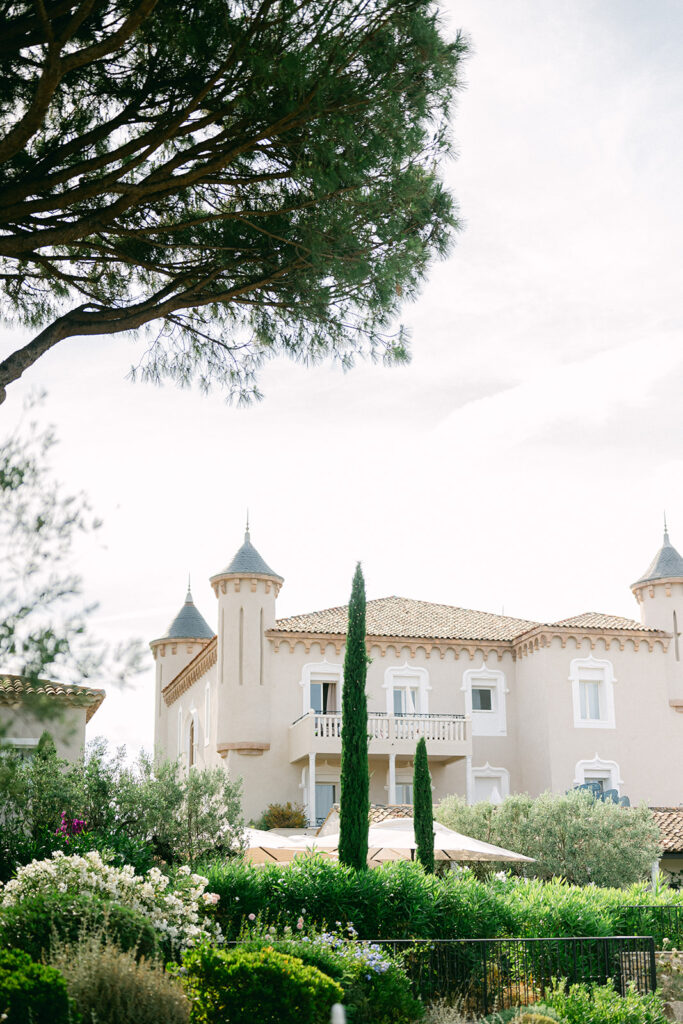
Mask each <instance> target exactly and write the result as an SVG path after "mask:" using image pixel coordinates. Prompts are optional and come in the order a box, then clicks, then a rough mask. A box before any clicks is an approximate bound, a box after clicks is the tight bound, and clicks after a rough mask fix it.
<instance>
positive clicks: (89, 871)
mask: <svg viewBox="0 0 683 1024" xmlns="http://www.w3.org/2000/svg"><path fill="white" fill-rule="evenodd" d="M206 886H207V879H206V878H203V877H202V876H201V875H196V874H190V869H189V868H180V869H179V871H178V872H177V875H176V879H175V886H174V888H173V890H170V889H169V879H168V878H167V876H166V875H163V874H162V873H161V871H159V869H158V868H150V870H149V871H148V872H147V874H146V875H144V876H143V875H136V874H135V872H134V870H133V868H132V867H131V866H130V865H127V866H126V867H123V868H116V867H113V866H112V865H110V864H106V863H105V862H104V861H103V860H102V858H101V857H100V855H99V853H97V852H95V851H92V852H90V853H87V854H86V855H85V857H80V856H72V857H66V856H65V855H64V854H63V853H61V852H60V851H57V852H55V853H54V854H53V856H52V858H51V859H50V860H43V861H33V862H32V863H31V864H28V865H26V866H25V867H22V868H19V870H18V871H17V876H16V878H13V879H11V880H10V881H9V882H7V883H6V884H5V885H0V914H1V913H2V910H3V909H4V908H6V907H17V906H18V907H20V906H21V905H22V903H23V901H24V899H26V898H31V897H33V896H40V895H47V896H49V895H50V894H51V893H52V892H53V891H54V890H56V891H57V892H59V893H63V894H64V895H65V897H69V896H71V897H74V898H77V899H79V900H80V899H81V898H82V896H83V894H87V893H92V894H93V895H94V896H96V897H97V896H100V895H101V894H105V895H106V897H107V899H108V900H110V901H111V902H113V903H118V904H121V905H123V906H129V907H132V909H133V910H136V911H139V912H140V913H141V914H143V915H144V916H145V917H146V918H147V919H148V920H149V922H150V923H151V925H152V926H153V927H154V929H155V930H156V931H157V933H158V934H159V935H160V936H161V937H162V938H163V939H164V940H165V942H166V943H167V944H168V945H170V946H171V947H172V948H176V949H183V948H185V947H187V946H189V945H191V944H192V943H193V942H196V941H198V940H199V939H202V938H206V937H207V936H209V935H211V934H220V933H219V931H218V930H217V928H216V926H215V924H214V922H213V921H212V920H211V919H209V918H207V916H206V913H207V911H208V909H209V908H210V907H212V906H213V905H214V904H215V902H216V897H215V895H214V894H213V893H210V892H206V891H205V890H206Z"/></svg>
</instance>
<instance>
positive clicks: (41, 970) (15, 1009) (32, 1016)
mask: <svg viewBox="0 0 683 1024" xmlns="http://www.w3.org/2000/svg"><path fill="white" fill-rule="evenodd" d="M0 1019H1V1020H3V1021H4V1024H27V1022H29V1021H30V1022H31V1024H67V1022H68V1020H69V997H68V995H67V991H66V981H65V980H64V978H63V977H62V975H61V974H60V973H59V971H56V970H55V969H54V968H53V967H46V966H45V965H44V964H37V963H34V961H33V960H31V957H30V956H28V954H26V953H23V952H21V950H12V949H3V950H0Z"/></svg>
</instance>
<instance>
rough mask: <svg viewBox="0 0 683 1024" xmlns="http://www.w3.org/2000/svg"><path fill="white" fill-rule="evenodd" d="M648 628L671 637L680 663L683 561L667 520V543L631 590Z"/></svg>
mask: <svg viewBox="0 0 683 1024" xmlns="http://www.w3.org/2000/svg"><path fill="white" fill-rule="evenodd" d="M631 590H632V591H633V593H634V595H635V598H636V600H637V601H638V603H639V605H640V618H641V621H642V623H643V625H645V626H650V627H651V628H653V629H663V630H665V631H666V632H667V633H672V634H673V637H674V644H673V647H674V649H675V656H676V660H677V661H678V660H680V657H679V655H680V653H683V652H679V640H678V632H679V629H680V623H681V622H683V558H681V556H680V555H679V553H678V551H676V548H675V547H674V546H673V545H672V543H671V541H670V540H669V531H668V529H667V526H666V520H664V541H663V543H662V546H661V548H660V549H659V551H658V552H657V554H656V555H655V557H654V558H653V559H652V562H651V563H650V565H649V567H648V569H647V571H646V572H645V573H644V574H643V575H642V576H641V577H640V579H639V580H636V582H635V583H634V584H633V585H632V586H631Z"/></svg>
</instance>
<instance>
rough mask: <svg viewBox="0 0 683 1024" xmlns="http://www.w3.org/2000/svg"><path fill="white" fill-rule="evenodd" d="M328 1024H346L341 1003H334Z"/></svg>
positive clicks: (344, 1011)
mask: <svg viewBox="0 0 683 1024" xmlns="http://www.w3.org/2000/svg"><path fill="white" fill-rule="evenodd" d="M330 1024H346V1010H345V1009H344V1007H343V1006H342V1004H341V1003H335V1004H334V1005H333V1007H332V1012H331V1014H330Z"/></svg>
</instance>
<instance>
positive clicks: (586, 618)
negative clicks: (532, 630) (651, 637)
mask: <svg viewBox="0 0 683 1024" xmlns="http://www.w3.org/2000/svg"><path fill="white" fill-rule="evenodd" d="M550 625H552V626H562V627H568V628H571V627H572V626H579V627H583V628H585V629H610V630H612V629H629V630H638V632H640V633H659V632H661V630H659V629H653V628H652V627H651V626H644V625H643V624H642V622H638V621H637V619H625V618H624V617H623V616H621V615H603V614H602V613H601V612H583V614H581V615H573V616H572V617H571V618H569V619H561V620H560V621H559V622H552V623H550Z"/></svg>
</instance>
